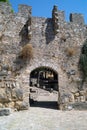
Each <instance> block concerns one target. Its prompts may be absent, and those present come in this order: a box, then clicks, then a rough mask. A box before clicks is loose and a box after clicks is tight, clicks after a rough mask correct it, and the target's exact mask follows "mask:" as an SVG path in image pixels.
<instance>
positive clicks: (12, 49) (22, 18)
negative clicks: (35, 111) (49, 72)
mask: <svg viewBox="0 0 87 130" xmlns="http://www.w3.org/2000/svg"><path fill="white" fill-rule="evenodd" d="M64 17H65V14H64V11H59V10H57V7H56V6H54V9H53V11H52V18H43V17H32V15H31V7H29V6H27V5H20V6H19V11H18V13H15V14H14V13H12V11H11V8H10V6H9V5H7V4H6V3H0V107H11V108H17V109H18V110H20V109H21V110H22V109H28V107H29V76H30V73H31V71H32V70H34V69H35V68H38V67H42V66H44V67H49V68H51V69H53V70H54V71H56V72H57V73H58V84H59V99H58V103H59V104H60V106H61V107H65V106H66V105H68V104H72V103H75V102H86V99H87V90H86V88H85V86H84V90H83V91H80V90H79V86H80V84H81V81H82V77H81V74H80V71H79V68H78V63H79V58H80V53H81V48H82V46H83V42H84V41H85V39H86V36H87V26H86V25H85V23H84V18H83V16H82V14H71V15H70V22H66V21H65V18H64ZM26 44H31V45H32V48H33V58H31V60H29V61H27V62H26V61H25V60H24V59H21V58H20V56H19V55H20V52H21V50H22V49H23V47H24V46H25V45H26ZM85 85H86V84H85Z"/></svg>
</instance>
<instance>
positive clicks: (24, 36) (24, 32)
mask: <svg viewBox="0 0 87 130" xmlns="http://www.w3.org/2000/svg"><path fill="white" fill-rule="evenodd" d="M30 25H31V19H29V20H28V21H27V22H26V24H25V25H24V26H23V28H22V29H21V31H20V33H19V36H20V37H21V41H20V44H19V45H20V46H24V45H26V44H27V43H29V41H30V37H29V31H30V30H29V27H30Z"/></svg>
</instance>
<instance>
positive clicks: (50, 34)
mask: <svg viewBox="0 0 87 130" xmlns="http://www.w3.org/2000/svg"><path fill="white" fill-rule="evenodd" d="M45 24H47V26H46V30H45V37H46V44H49V43H50V42H51V41H53V40H54V38H55V34H54V31H53V23H52V19H51V18H47V19H46V21H45Z"/></svg>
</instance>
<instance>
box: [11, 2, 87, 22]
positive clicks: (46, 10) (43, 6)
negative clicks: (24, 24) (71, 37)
mask: <svg viewBox="0 0 87 130" xmlns="http://www.w3.org/2000/svg"><path fill="white" fill-rule="evenodd" d="M10 2H11V4H12V6H13V9H14V10H15V12H17V11H18V5H19V4H27V5H29V6H32V16H40V17H51V11H52V8H53V5H57V6H58V9H59V10H63V11H65V18H66V20H67V21H68V20H69V14H70V13H82V14H83V16H84V18H85V23H87V0H10Z"/></svg>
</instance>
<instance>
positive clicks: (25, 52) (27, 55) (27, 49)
mask: <svg viewBox="0 0 87 130" xmlns="http://www.w3.org/2000/svg"><path fill="white" fill-rule="evenodd" d="M21 57H22V58H23V59H24V60H30V59H32V58H33V47H32V45H31V44H26V45H25V46H24V47H23V48H22V51H21Z"/></svg>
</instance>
